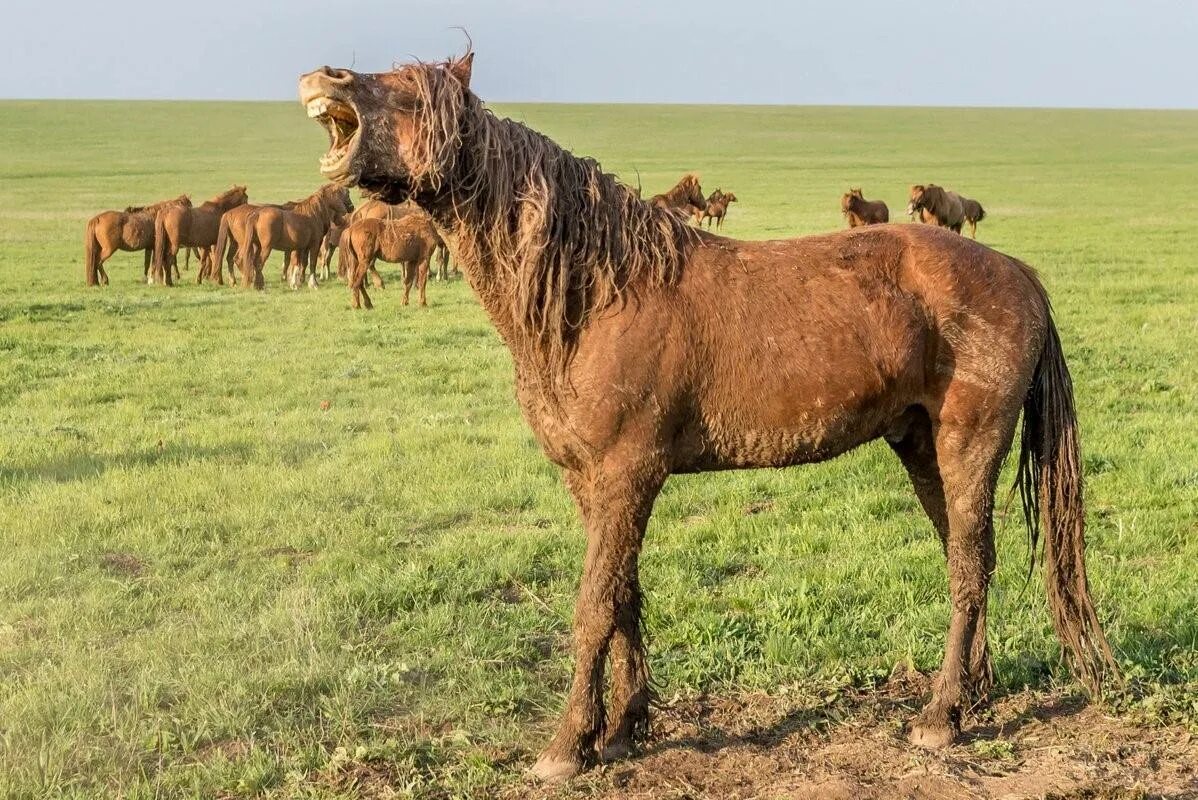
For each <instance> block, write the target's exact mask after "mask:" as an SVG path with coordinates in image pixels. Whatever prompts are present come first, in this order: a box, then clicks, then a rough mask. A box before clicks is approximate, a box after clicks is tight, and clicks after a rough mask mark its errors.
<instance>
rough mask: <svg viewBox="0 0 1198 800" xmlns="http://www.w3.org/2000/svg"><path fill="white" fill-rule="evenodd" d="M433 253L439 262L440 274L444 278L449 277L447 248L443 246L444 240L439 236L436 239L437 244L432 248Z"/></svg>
mask: <svg viewBox="0 0 1198 800" xmlns="http://www.w3.org/2000/svg"><path fill="white" fill-rule="evenodd" d="M434 252H435V253H436V254H437V257H438V258H439V259H440V261H441V267H440V274H441V275H443V276H444V277H446V278H448V277H449V246H448V245H446V244H445V240H444V239H442V238H441V237H440V236H438V237H437V244H436V246H435V247H434Z"/></svg>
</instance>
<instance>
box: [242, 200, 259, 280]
mask: <svg viewBox="0 0 1198 800" xmlns="http://www.w3.org/2000/svg"><path fill="white" fill-rule="evenodd" d="M258 248H259V243H258V209H256V208H255V209H254V210H253V211H251V212H250V213H249V214H247V215H246V217H245V234H244V235H243V236H242V237H241V249H242V250H243V251H244V252H243V253H241V254H240V255H241V274H242V281H243V284H242V285H250V284H252V283H253V282H254V277H255V273H256V272H257V270H258V252H259V250H258Z"/></svg>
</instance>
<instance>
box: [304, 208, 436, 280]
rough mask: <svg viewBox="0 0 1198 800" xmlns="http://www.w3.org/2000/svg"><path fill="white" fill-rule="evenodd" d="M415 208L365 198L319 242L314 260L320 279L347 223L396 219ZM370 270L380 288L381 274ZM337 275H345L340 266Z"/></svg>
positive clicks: (328, 265) (326, 277) (325, 274)
mask: <svg viewBox="0 0 1198 800" xmlns="http://www.w3.org/2000/svg"><path fill="white" fill-rule="evenodd" d="M415 210H416V207H415V206H413V205H411V204H406V205H400V206H393V205H389V204H387V203H384V202H382V201H380V200H367V201H366V202H365V203H363V204H362V205H360V206H358V207H357V208H356V209H353V213H352V214H350V215H349V216H348V217H347V218H346V219H345V224H344V225H332V226H331V227H330V228H329V230H328V232H327V233H326V234H325V235H324V239H323V240H322V241H321V243H320V252H319V253H318V254H317V257H316V260H317V263H318V264H319V265H320V269H321V279H322V280H328V278H329V267H330V265H331V264H332V261H333V252H334V251H335V250H337V249H338V248H339V247H340V246H341V237H342V236H343V235H344V233H345V229H346V227H347V226H348V225H350V224H351V223H353V222H356V221H357V220H360V219H389V220H396V219H400V218H401V217H404V216H406V215H407V214H410V213H411V212H412V211H415ZM338 264H340V260H338ZM371 272H372V273H373V278H374V285H375V286H376V287H378V288H380V289H381V288H382V286H383V279H382V276H380V275H379V273H378V270H376V269H374V268H373V267H372V268H371ZM337 276H338V277H340V278H344V277H345V274H344V273H343V272H342V270H341V268H340V267H338V270H337Z"/></svg>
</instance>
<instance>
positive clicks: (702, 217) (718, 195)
mask: <svg viewBox="0 0 1198 800" xmlns="http://www.w3.org/2000/svg"><path fill="white" fill-rule="evenodd" d="M735 202H736V193H735V192H722V191H720V190H719V189H716V190H715V191H714V192H712V193H711V197H708V198H707V202H706V203H705V204H704V206H703V210H702V211H701V212H700V213H699V218H698V219H696V220H695V222H696V223H698V224H702V223H703V222H706V223H707V229H708V230H711V221H712V220H713V219H714V220H715V226H716V229H717V230H718V229H719V228H722V227H724V217H725V216H726V215H727V213H728V204H729V203H735Z"/></svg>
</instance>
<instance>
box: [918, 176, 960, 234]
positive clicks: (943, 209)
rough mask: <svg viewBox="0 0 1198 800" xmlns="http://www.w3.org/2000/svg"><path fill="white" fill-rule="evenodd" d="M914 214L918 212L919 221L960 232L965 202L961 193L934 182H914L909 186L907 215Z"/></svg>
mask: <svg viewBox="0 0 1198 800" xmlns="http://www.w3.org/2000/svg"><path fill="white" fill-rule="evenodd" d="M915 214H919V221H920V222H923V223H926V224H928V225H937V226H939V227H941V228H948V229H949V230H951V231H953V232H954V233H960V232H961V226H962V225H963V224H965V203H964V202H963V198H962V197H961V195H959V194H957V193H956V192H950V191H948V190H947V189H944V188H943V187H940V186H937V185H936V184H934V183H929V184H927V185H926V186H925V185H923V184H915V185H914V186H912V187H911V197H910V202H909V203H908V204H907V216H909V217H910V216H913V215H915Z"/></svg>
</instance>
